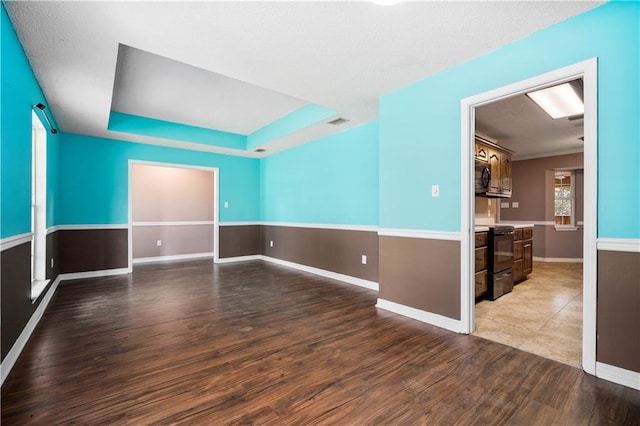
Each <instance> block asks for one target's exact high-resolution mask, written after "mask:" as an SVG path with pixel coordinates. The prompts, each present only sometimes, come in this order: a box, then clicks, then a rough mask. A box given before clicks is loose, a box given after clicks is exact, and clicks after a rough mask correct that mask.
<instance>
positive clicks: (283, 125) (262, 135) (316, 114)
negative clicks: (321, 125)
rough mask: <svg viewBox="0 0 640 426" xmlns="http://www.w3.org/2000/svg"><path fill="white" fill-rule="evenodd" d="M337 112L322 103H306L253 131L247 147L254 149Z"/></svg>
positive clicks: (248, 138)
mask: <svg viewBox="0 0 640 426" xmlns="http://www.w3.org/2000/svg"><path fill="white" fill-rule="evenodd" d="M336 114H337V112H336V111H334V110H332V109H330V108H327V107H323V106H321V105H316V104H308V105H305V106H303V107H302V108H298V109H297V110H295V111H293V112H292V113H290V114H288V115H286V116H284V117H282V118H280V119H278V120H276V121H274V122H273V123H271V124H267V125H266V126H264V127H262V128H261V129H258V130H256V131H255V132H253V133H251V134H250V135H249V136H248V137H247V149H249V150H253V149H254V148H257V147H259V146H260V145H263V144H265V143H267V142H270V141H272V140H274V139H278V138H280V137H283V136H286V135H288V134H291V133H295V132H296V131H298V130H301V129H304V128H305V127H307V126H311V125H313V124H316V123H318V122H320V121H322V120H325V119H328V118H329V117H331V116H334V115H336Z"/></svg>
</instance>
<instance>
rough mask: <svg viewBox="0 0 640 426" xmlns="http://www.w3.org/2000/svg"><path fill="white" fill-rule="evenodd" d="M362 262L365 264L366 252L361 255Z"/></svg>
mask: <svg viewBox="0 0 640 426" xmlns="http://www.w3.org/2000/svg"><path fill="white" fill-rule="evenodd" d="M362 264H363V265H366V264H367V255H366V254H363V255H362Z"/></svg>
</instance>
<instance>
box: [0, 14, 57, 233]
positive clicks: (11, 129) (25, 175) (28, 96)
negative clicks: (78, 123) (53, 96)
mask: <svg viewBox="0 0 640 426" xmlns="http://www.w3.org/2000/svg"><path fill="white" fill-rule="evenodd" d="M0 9H1V11H0V15H1V16H0V31H1V35H0V38H1V39H0V43H1V50H2V56H1V57H0V76H1V80H0V123H1V124H0V176H1V177H0V238H6V237H10V236H13V235H20V234H24V233H27V232H31V111H32V106H33V105H35V104H37V103H39V102H42V103H44V104H45V105H47V102H46V99H45V97H44V94H43V93H42V90H41V89H40V86H39V84H38V81H37V80H36V78H35V76H34V75H33V72H32V71H31V66H30V65H29V62H28V60H27V58H26V56H25V54H24V50H23V49H22V45H21V44H20V41H19V40H18V37H17V36H16V33H15V31H14V30H13V26H12V25H11V21H10V20H9V17H8V15H7V12H6V11H5V9H4V6H2V7H0ZM48 114H49V118H50V119H52V120H53V122H54V125H55V119H54V118H53V116H52V115H51V111H50V110H48ZM43 123H45V126H46V122H44V121H43ZM58 140H59V136H58V135H52V134H51V133H48V134H47V154H48V155H47V226H50V225H52V224H53V223H54V222H55V205H56V204H55V200H56V190H57V170H58V168H57V160H58Z"/></svg>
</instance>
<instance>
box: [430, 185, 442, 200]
mask: <svg viewBox="0 0 640 426" xmlns="http://www.w3.org/2000/svg"><path fill="white" fill-rule="evenodd" d="M431 196H432V197H439V196H440V185H431Z"/></svg>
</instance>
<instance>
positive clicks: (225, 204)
mask: <svg viewBox="0 0 640 426" xmlns="http://www.w3.org/2000/svg"><path fill="white" fill-rule="evenodd" d="M224 208H225V209H228V208H229V202H228V201H225V202H224Z"/></svg>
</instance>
